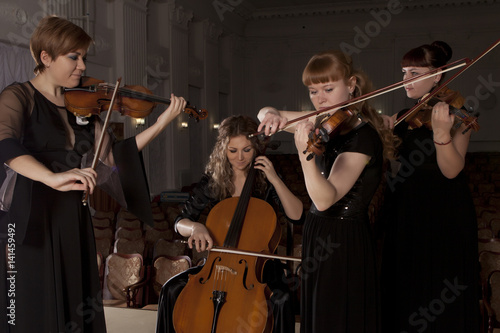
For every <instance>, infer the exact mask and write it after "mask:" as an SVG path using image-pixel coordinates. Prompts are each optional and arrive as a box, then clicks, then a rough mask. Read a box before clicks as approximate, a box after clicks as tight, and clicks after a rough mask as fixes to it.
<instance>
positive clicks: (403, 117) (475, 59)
mask: <svg viewBox="0 0 500 333" xmlns="http://www.w3.org/2000/svg"><path fill="white" fill-rule="evenodd" d="M498 44H500V39H498V40H497V41H496V42H495V43H493V44H491V45H490V46H489V47H488V48H487V49H486V50H485V51H483V52H482V53H481V54H480V55H478V56H477V57H476V58H474V59H473V60H472V61H470V62H469V63H468V64H467V65H465V67H464V68H462V69H460V70H459V71H458V72H457V73H455V75H453V76H452V77H450V78H449V79H448V80H446V81H445V82H444V83H443V84H441V85H440V86H438V87H436V88H435V89H434V90H433V91H432V92H431V93H429V94H427V95H426V96H424V97H423V98H422V99H421V100H420V101H419V102H418V103H417V104H416V105H415V106H414V107H412V108H411V109H410V110H408V111H407V112H405V113H404V114H403V115H402V116H401V117H399V118H398V119H396V121H395V122H394V126H397V125H398V124H399V123H401V122H402V121H403V120H405V119H406V118H408V116H410V115H411V114H412V113H414V112H416V111H417V110H418V109H419V108H420V106H422V105H423V104H425V103H426V102H427V101H429V100H430V99H431V98H432V97H434V96H436V95H437V94H438V93H439V91H441V89H443V88H444V87H445V86H447V85H448V84H449V83H450V82H452V81H453V80H455V79H456V78H457V77H458V76H459V75H460V74H462V73H463V72H465V71H466V70H467V69H469V68H470V67H471V66H472V65H474V64H475V63H476V62H478V61H479V60H481V59H482V58H483V57H484V56H485V55H486V54H488V53H489V52H490V51H491V50H493V49H494V48H495V47H497V46H498ZM469 128H470V125H469V127H468V128H467V129H466V130H465V132H467V131H468V130H469Z"/></svg>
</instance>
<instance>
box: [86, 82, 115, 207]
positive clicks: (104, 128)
mask: <svg viewBox="0 0 500 333" xmlns="http://www.w3.org/2000/svg"><path fill="white" fill-rule="evenodd" d="M121 82H122V78H121V77H120V78H118V80H116V85H115V89H114V90H113V95H112V97H111V102H110V103H109V108H108V113H107V114H106V118H105V120H104V124H103V125H102V130H101V136H100V138H99V143H98V144H97V147H96V151H95V154H94V159H93V160H92V165H91V168H92V169H94V170H95V168H96V167H97V162H98V161H99V155H100V154H101V149H102V144H103V142H104V134H105V133H106V129H107V128H108V123H109V118H110V117H111V112H112V110H113V105H114V104H115V98H116V93H117V92H118V88H119V87H120V83H121ZM88 198H89V191H85V192H84V193H83V198H82V203H83V205H84V206H86V205H87V203H88Z"/></svg>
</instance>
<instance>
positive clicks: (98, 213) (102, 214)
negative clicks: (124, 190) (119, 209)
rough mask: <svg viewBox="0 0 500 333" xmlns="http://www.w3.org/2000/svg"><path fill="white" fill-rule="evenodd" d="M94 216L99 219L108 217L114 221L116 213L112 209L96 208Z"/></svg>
mask: <svg viewBox="0 0 500 333" xmlns="http://www.w3.org/2000/svg"><path fill="white" fill-rule="evenodd" d="M92 217H95V218H97V219H108V220H110V221H113V220H114V219H115V213H114V212H112V211H103V210H96V211H95V212H94V215H92Z"/></svg>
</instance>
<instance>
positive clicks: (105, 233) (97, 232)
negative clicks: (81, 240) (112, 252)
mask: <svg viewBox="0 0 500 333" xmlns="http://www.w3.org/2000/svg"><path fill="white" fill-rule="evenodd" d="M94 237H95V238H109V239H111V240H112V239H113V238H114V234H113V228H111V227H106V228H102V227H94Z"/></svg>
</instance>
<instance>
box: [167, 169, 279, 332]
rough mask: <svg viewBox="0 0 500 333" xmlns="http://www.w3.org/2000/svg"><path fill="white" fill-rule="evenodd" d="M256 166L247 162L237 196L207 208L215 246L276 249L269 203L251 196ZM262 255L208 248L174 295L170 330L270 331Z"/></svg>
mask: <svg viewBox="0 0 500 333" xmlns="http://www.w3.org/2000/svg"><path fill="white" fill-rule="evenodd" d="M256 172H257V171H256V170H255V168H254V167H253V163H252V164H251V166H250V169H249V172H248V175H247V179H246V180H245V185H244V187H243V190H242V193H241V196H240V197H232V198H228V199H225V200H222V201H221V202H219V203H218V204H217V205H215V206H214V207H213V208H212V210H211V211H210V213H209V215H208V217H207V221H206V227H207V229H208V230H209V231H210V233H211V235H212V237H213V240H214V245H215V246H221V245H222V246H223V247H224V248H227V249H238V250H242V251H252V252H259V253H263V254H269V253H273V252H274V251H275V250H276V247H277V246H278V243H279V240H280V237H281V232H280V229H279V225H278V222H277V218H276V214H275V212H274V209H273V208H272V207H271V205H269V204H268V203H267V202H266V201H264V200H261V199H257V198H254V197H251V193H252V187H253V183H254V179H255V173H256ZM237 252H239V251H237ZM265 260H266V259H263V258H261V257H258V256H253V255H245V254H241V253H231V251H230V252H218V251H210V252H209V254H208V258H207V261H206V263H205V265H204V266H203V268H202V269H201V271H200V272H199V273H197V274H195V275H191V276H189V280H188V282H187V284H186V286H185V287H184V288H183V290H182V292H181V293H180V295H179V297H178V298H177V301H176V303H175V306H174V311H173V323H174V328H175V331H176V332H178V333H192V332H212V333H216V332H238V331H244V332H271V331H272V327H273V314H272V309H271V308H270V306H269V299H270V297H271V291H270V289H269V287H268V286H267V285H266V284H264V283H262V274H263V273H262V272H263V267H264V264H265Z"/></svg>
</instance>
